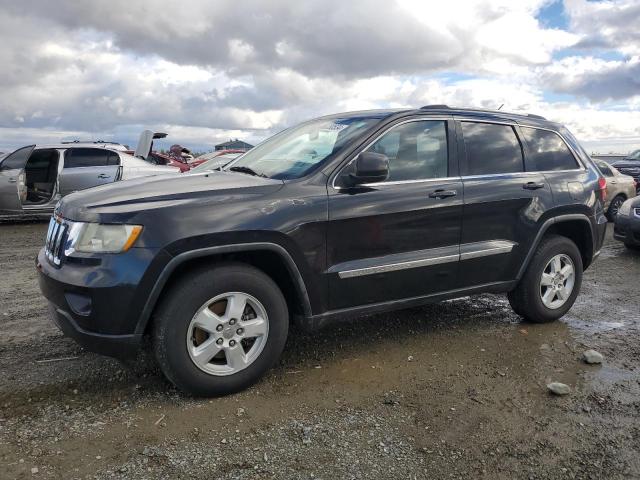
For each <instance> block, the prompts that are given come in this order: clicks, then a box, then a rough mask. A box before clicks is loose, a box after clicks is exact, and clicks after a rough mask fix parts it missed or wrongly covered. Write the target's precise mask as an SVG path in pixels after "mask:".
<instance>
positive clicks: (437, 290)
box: [37, 106, 606, 395]
mask: <svg viewBox="0 0 640 480" xmlns="http://www.w3.org/2000/svg"><path fill="white" fill-rule="evenodd" d="M605 195H606V182H605V180H604V178H603V177H602V176H601V175H600V173H599V171H598V170H597V169H596V168H595V167H594V165H593V164H592V162H591V160H590V158H589V156H588V155H587V154H586V153H585V151H584V150H583V149H582V148H581V147H580V145H579V144H578V142H577V141H576V140H575V138H574V137H573V136H572V135H571V133H569V132H568V131H567V129H566V128H564V127H562V126H561V125H558V124H556V123H552V122H549V121H547V120H545V119H544V118H542V117H539V116H534V115H513V114H507V113H504V112H487V111H478V110H467V109H453V108H448V107H446V106H428V107H423V108H420V109H412V110H394V111H390V110H385V111H380V110H378V111H365V112H353V113H344V114H338V115H331V116H326V117H322V118H318V119H315V120H311V121H308V122H306V123H303V124H301V125H298V126H296V127H293V128H290V129H288V130H285V131H284V132H282V133H280V134H278V135H275V136H274V137H272V138H270V139H269V140H267V141H265V142H263V143H262V144H260V145H259V146H257V147H256V148H254V149H253V150H251V151H249V152H248V153H246V154H244V155H242V156H241V157H239V158H238V159H236V160H234V161H232V162H231V163H230V164H229V165H227V166H225V167H223V168H222V169H221V170H218V171H213V170H211V171H205V172H202V173H193V174H185V175H181V176H179V177H175V176H172V177H165V178H163V177H154V178H151V179H145V180H132V181H126V182H119V183H118V184H114V185H111V186H106V187H97V188H93V189H90V190H86V191H83V192H78V193H74V194H72V195H69V196H67V197H66V198H64V199H63V200H62V201H61V202H60V204H59V205H58V206H57V208H56V211H55V214H54V216H53V218H52V219H51V223H50V227H49V232H48V234H47V239H46V245H45V247H44V248H43V249H42V250H41V251H40V253H39V255H38V258H37V268H38V270H39V272H40V275H39V279H40V288H41V289H42V292H43V293H44V295H45V296H46V297H47V299H48V300H49V302H50V305H51V312H52V316H53V318H54V320H55V322H56V323H57V325H58V326H59V327H60V329H62V331H63V332H64V333H65V334H67V335H68V336H70V337H73V338H74V339H76V341H78V342H79V343H80V344H81V345H83V346H85V347H86V348H88V349H89V350H93V351H96V352H101V353H104V354H107V355H112V356H118V357H125V356H128V355H129V356H130V355H135V354H136V352H137V351H138V349H139V348H140V346H141V345H142V344H143V343H144V344H146V343H147V342H143V339H149V340H150V342H149V343H150V345H151V346H152V348H153V350H154V352H155V357H156V358H157V361H158V363H159V365H160V367H161V368H162V370H163V372H164V373H165V374H166V376H167V377H168V378H169V379H170V380H171V381H172V382H173V383H174V384H175V385H177V386H178V387H179V388H181V389H183V390H185V391H188V392H191V393H193V394H197V395H218V394H224V393H229V392H233V391H237V390H239V389H242V388H245V387H246V386H248V385H250V384H251V383H253V382H255V381H256V380H257V379H259V378H260V377H261V375H263V374H264V373H265V371H267V369H268V368H269V367H270V366H271V365H272V364H273V363H274V361H276V359H277V358H278V357H279V355H280V353H281V351H282V349H283V347H284V344H285V340H286V338H287V332H288V329H289V324H290V321H291V320H295V321H297V322H299V323H300V324H301V325H303V326H305V327H308V328H313V327H318V326H320V325H322V324H325V323H326V322H328V321H329V320H334V319H340V318H345V317H351V316H356V315H362V314H370V313H373V312H381V311H386V310H392V309H399V308H405V307H412V306H416V305H420V304H424V303H426V302H434V301H438V300H443V299H448V298H455V297H460V296H463V295H469V294H475V293H481V292H493V293H507V295H508V298H509V301H510V303H511V305H512V306H513V308H514V310H515V311H516V312H517V313H518V314H519V315H522V316H523V317H524V318H525V319H527V320H529V321H532V322H549V321H552V320H555V319H557V318H559V317H561V316H562V315H564V314H565V313H566V312H567V311H568V310H569V308H570V307H571V305H572V304H573V303H574V301H575V299H576V296H577V295H578V292H579V290H580V284H581V281H582V272H583V270H584V269H585V268H587V267H588V266H589V265H590V264H591V263H592V262H593V260H594V259H595V258H596V256H597V255H598V253H599V251H600V247H601V245H602V241H603V237H604V232H605V225H606V218H605V216H604V212H603V209H602V204H603V199H604V197H605Z"/></svg>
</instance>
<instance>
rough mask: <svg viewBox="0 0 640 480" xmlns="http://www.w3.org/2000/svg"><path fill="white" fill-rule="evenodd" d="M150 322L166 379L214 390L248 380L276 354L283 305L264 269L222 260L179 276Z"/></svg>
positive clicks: (196, 390)
mask: <svg viewBox="0 0 640 480" xmlns="http://www.w3.org/2000/svg"><path fill="white" fill-rule="evenodd" d="M260 320H264V322H262V321H260ZM153 321H154V324H153V347H154V352H155V356H156V360H157V362H158V365H159V366H160V369H161V370H162V372H163V373H164V374H165V376H166V377H167V378H168V379H169V381H171V383H173V384H174V385H175V386H176V387H178V388H179V389H180V390H183V391H184V392H187V393H190V394H192V395H196V396H219V395H227V394H230V393H234V392H237V391H240V390H243V389H245V388H247V387H248V386H250V385H252V384H253V383H255V382H256V381H258V380H259V379H260V378H261V377H262V376H263V375H264V373H265V372H266V371H267V370H268V369H269V368H270V367H271V366H272V365H273V364H274V363H275V362H276V361H277V360H278V358H279V357H280V354H281V353H282V350H283V348H284V345H285V342H286V340H287V333H288V328H289V312H288V309H287V303H286V301H285V299H284V297H283V295H282V292H281V291H280V289H279V288H278V287H277V285H276V284H275V283H274V281H273V280H272V279H271V278H270V277H268V276H267V275H265V274H264V273H263V272H262V271H260V270H258V269H256V268H253V267H251V266H248V265H244V264H223V265H220V266H216V267H213V268H206V269H200V270H197V271H195V272H193V273H190V274H188V275H187V276H185V277H181V278H180V280H179V282H176V284H175V285H174V286H173V287H172V288H171V289H170V290H169V292H168V294H167V296H166V298H165V300H164V301H163V302H162V304H161V305H160V306H159V307H158V309H157V312H156V314H155V316H154V320H153ZM240 331H242V332H240ZM210 355H212V356H211V358H210V359H208V358H209V356H210Z"/></svg>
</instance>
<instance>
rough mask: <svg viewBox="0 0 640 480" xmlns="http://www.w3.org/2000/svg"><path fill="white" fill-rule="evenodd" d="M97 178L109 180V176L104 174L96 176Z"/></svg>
mask: <svg viewBox="0 0 640 480" xmlns="http://www.w3.org/2000/svg"><path fill="white" fill-rule="evenodd" d="M98 178H111V175H107V174H105V173H101V174H100V175H98Z"/></svg>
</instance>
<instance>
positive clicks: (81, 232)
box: [65, 222, 142, 253]
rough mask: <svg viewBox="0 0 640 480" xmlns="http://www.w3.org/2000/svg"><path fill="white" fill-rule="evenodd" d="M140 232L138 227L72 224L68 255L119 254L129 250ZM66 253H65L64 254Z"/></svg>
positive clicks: (140, 229) (140, 227)
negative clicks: (73, 253)
mask: <svg viewBox="0 0 640 480" xmlns="http://www.w3.org/2000/svg"><path fill="white" fill-rule="evenodd" d="M140 232H142V226H140V225H103V224H100V223H81V222H75V223H73V225H72V227H71V230H70V232H69V242H68V253H72V252H74V251H75V252H84V253H121V252H126V251H127V250H129V249H130V248H131V247H132V246H133V244H134V243H135V241H136V240H137V239H138V236H139V235H140ZM65 253H67V252H65Z"/></svg>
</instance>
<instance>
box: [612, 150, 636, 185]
mask: <svg viewBox="0 0 640 480" xmlns="http://www.w3.org/2000/svg"><path fill="white" fill-rule="evenodd" d="M611 165H613V166H614V167H615V168H616V169H617V170H618V171H619V172H620V173H622V174H623V175H629V176H630V177H633V179H634V180H635V181H636V188H640V150H635V151H633V152H631V153H630V154H629V156H627V157H625V158H623V159H622V160H616V161H615V162H612V163H611Z"/></svg>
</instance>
